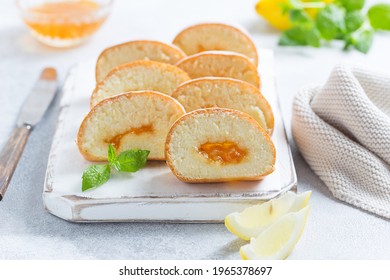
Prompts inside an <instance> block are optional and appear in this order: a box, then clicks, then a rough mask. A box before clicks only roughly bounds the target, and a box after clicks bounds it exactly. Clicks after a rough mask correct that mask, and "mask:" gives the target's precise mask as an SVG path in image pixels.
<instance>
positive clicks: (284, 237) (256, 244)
mask: <svg viewBox="0 0 390 280" xmlns="http://www.w3.org/2000/svg"><path fill="white" fill-rule="evenodd" d="M309 210H310V206H306V207H305V208H303V209H302V210H300V211H298V212H294V213H289V214H287V215H285V216H283V217H282V218H280V219H279V220H278V221H276V222H275V223H274V224H272V225H271V226H270V227H268V228H267V229H266V230H265V231H263V232H262V233H261V234H260V235H259V236H258V237H256V238H251V242H250V243H249V244H247V245H244V246H242V247H241V248H240V255H241V258H242V259H243V260H283V259H285V258H287V257H288V256H289V255H290V253H291V251H292V250H293V249H294V247H295V245H296V244H297V243H298V241H299V239H300V237H301V235H302V232H303V230H304V228H305V224H306V219H307V216H308V214H309Z"/></svg>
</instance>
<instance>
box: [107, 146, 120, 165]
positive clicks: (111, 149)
mask: <svg viewBox="0 0 390 280" xmlns="http://www.w3.org/2000/svg"><path fill="white" fill-rule="evenodd" d="M108 162H109V164H110V165H111V166H112V167H114V168H115V169H116V171H120V164H119V162H118V159H117V157H116V153H115V149H114V147H113V146H112V145H111V144H110V145H109V146H108Z"/></svg>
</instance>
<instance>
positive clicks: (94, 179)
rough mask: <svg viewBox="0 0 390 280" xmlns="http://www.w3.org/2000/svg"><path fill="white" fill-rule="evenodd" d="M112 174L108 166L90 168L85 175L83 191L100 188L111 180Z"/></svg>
mask: <svg viewBox="0 0 390 280" xmlns="http://www.w3.org/2000/svg"><path fill="white" fill-rule="evenodd" d="M110 176H111V172H110V166H109V165H108V164H104V165H98V164H94V165H91V166H89V167H88V168H87V169H86V170H85V171H84V173H83V177H82V178H83V182H82V185H81V189H82V191H83V192H84V191H86V190H89V189H92V188H96V187H99V186H101V185H103V184H104V183H105V182H107V181H108V179H110Z"/></svg>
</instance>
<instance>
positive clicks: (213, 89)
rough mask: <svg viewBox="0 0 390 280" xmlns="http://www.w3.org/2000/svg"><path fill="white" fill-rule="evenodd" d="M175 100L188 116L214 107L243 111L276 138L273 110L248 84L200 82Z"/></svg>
mask: <svg viewBox="0 0 390 280" xmlns="http://www.w3.org/2000/svg"><path fill="white" fill-rule="evenodd" d="M172 97H173V98H176V99H177V100H178V101H179V102H180V103H181V104H182V105H183V106H184V109H185V110H186V112H191V111H194V110H197V109H203V108H211V107H218V108H230V109H235V110H239V111H241V112H244V113H247V114H248V115H250V116H251V117H252V118H254V119H255V120H256V121H257V122H258V123H259V124H260V125H261V127H262V128H264V130H266V131H267V132H268V134H272V131H273V128H274V115H273V112H272V109H271V106H270V105H269V103H268V101H267V100H266V99H265V98H264V96H263V95H262V94H261V93H260V90H259V89H258V88H256V87H255V86H253V85H251V84H248V83H246V82H243V81H240V80H236V79H231V78H215V77H206V78H198V79H194V80H190V81H187V82H185V83H183V84H181V85H180V86H179V87H178V88H176V90H175V91H174V92H173V94H172Z"/></svg>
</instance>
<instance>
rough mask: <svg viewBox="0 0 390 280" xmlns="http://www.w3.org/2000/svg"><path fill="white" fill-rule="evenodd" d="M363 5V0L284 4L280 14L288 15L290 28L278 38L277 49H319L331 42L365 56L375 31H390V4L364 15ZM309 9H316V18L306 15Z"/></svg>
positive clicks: (375, 6)
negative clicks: (304, 47) (310, 47)
mask: <svg viewBox="0 0 390 280" xmlns="http://www.w3.org/2000/svg"><path fill="white" fill-rule="evenodd" d="M364 3H365V1H364V0H335V1H333V3H324V2H321V1H320V2H318V1H316V0H313V1H312V2H303V1H300V0H290V1H287V3H286V4H284V5H283V7H282V10H283V12H287V13H289V17H290V21H291V25H292V26H291V28H290V29H288V30H286V31H284V32H283V33H282V34H281V36H280V39H279V45H282V46H312V47H320V46H321V45H323V44H324V43H326V42H328V41H331V40H343V41H344V42H345V45H344V49H345V50H346V49H349V48H350V47H353V48H355V49H356V50H358V51H360V52H363V53H367V52H368V51H369V49H370V47H371V45H372V42H373V39H374V32H375V30H387V31H390V4H377V5H374V6H372V7H371V8H370V9H369V10H368V13H365V12H363V10H362V9H363V7H364ZM308 7H310V8H315V9H317V15H316V16H315V18H311V17H310V16H309V14H308V13H307V12H306V10H305V9H306V8H308Z"/></svg>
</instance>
